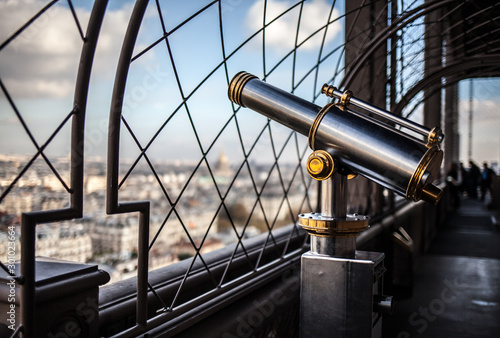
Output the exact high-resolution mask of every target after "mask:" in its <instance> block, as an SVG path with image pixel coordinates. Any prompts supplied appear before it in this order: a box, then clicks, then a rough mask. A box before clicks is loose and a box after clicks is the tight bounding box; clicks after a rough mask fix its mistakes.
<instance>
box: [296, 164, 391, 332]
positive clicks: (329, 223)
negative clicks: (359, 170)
mask: <svg viewBox="0 0 500 338" xmlns="http://www.w3.org/2000/svg"><path fill="white" fill-rule="evenodd" d="M321 183H322V185H323V186H322V196H321V198H322V204H321V205H322V206H321V209H322V212H321V213H309V214H300V215H299V224H300V225H301V226H302V227H303V228H304V229H306V230H307V231H308V232H309V234H310V235H311V251H310V252H308V253H305V254H304V255H303V256H302V266H301V289H300V337H302V338H309V337H315V338H320V337H341V338H342V337H381V336H382V313H390V312H392V297H386V296H383V293H382V291H383V275H384V272H385V270H386V269H385V267H384V254H383V253H378V252H365V251H356V236H357V235H358V234H359V233H360V232H362V231H363V230H365V229H366V228H367V227H368V217H366V216H360V215H356V214H355V215H347V214H346V205H345V201H346V193H347V189H346V185H347V179H346V177H345V176H343V175H339V174H333V176H332V177H330V178H328V179H326V180H324V181H322V182H321Z"/></svg>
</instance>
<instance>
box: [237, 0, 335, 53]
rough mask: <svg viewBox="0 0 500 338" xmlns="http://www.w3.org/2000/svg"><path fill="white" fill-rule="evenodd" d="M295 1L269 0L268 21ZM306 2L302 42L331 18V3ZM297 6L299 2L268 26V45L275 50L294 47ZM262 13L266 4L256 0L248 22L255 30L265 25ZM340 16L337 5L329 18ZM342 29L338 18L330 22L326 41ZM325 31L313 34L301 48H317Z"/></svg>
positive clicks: (249, 12) (302, 18)
mask: <svg viewBox="0 0 500 338" xmlns="http://www.w3.org/2000/svg"><path fill="white" fill-rule="evenodd" d="M293 4H294V3H293V2H292V1H279V0H269V1H267V7H266V23H269V22H270V21H272V20H273V19H274V18H276V17H277V16H279V15H280V14H282V13H283V12H285V11H286V10H287V9H288V8H290V7H291V6H293ZM303 6H304V7H303V10H302V15H301V20H300V30H299V39H298V43H301V42H302V41H303V40H304V39H306V38H307V37H309V36H310V35H312V34H313V33H314V32H316V31H317V30H318V29H320V28H321V27H322V26H324V25H325V24H326V23H327V22H328V19H329V18H328V15H329V13H330V7H331V5H330V4H328V3H327V2H326V1H325V0H312V1H307V2H304V5H303ZM298 9H299V6H297V7H296V9H294V10H292V11H291V12H289V13H287V14H285V15H284V16H282V17H281V18H279V19H278V20H277V21H275V22H273V23H272V24H271V25H269V26H268V27H267V28H266V31H265V38H266V46H269V47H272V48H274V49H276V50H281V49H286V50H290V49H293V48H294V44H295V34H296V31H297V21H298V13H299V12H298ZM263 13H264V10H263V4H262V2H260V1H257V2H255V3H254V4H253V5H252V7H251V8H250V10H249V11H248V14H247V17H246V21H245V23H246V26H247V27H248V28H249V29H250V30H251V32H252V33H253V32H255V31H257V30H259V29H260V28H262V16H263ZM338 16H339V12H338V10H337V9H334V10H333V12H332V17H331V18H330V20H332V19H334V18H337V17H338ZM341 29H342V25H341V23H340V22H339V21H336V22H334V23H333V24H331V25H329V26H328V34H327V36H326V39H325V44H326V43H328V42H329V41H331V40H333V39H334V38H335V37H336V35H337V34H338V33H339V32H340V31H341ZM322 32H323V31H322ZM322 32H320V33H319V34H316V36H315V37H314V38H312V39H311V40H310V41H308V42H307V43H305V44H304V45H303V46H301V48H304V49H309V50H311V49H316V48H318V47H319V46H320V45H321V41H322V37H323V33H322Z"/></svg>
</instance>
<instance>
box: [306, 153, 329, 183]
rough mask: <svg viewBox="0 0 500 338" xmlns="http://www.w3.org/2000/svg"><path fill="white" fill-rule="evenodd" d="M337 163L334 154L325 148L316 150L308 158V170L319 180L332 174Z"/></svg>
mask: <svg viewBox="0 0 500 338" xmlns="http://www.w3.org/2000/svg"><path fill="white" fill-rule="evenodd" d="M334 169H335V164H334V162H333V158H332V155H330V154H329V153H328V152H327V151H324V150H316V151H315V152H313V153H312V154H311V155H309V157H308V158H307V172H308V173H309V175H310V176H311V177H312V178H314V179H315V180H317V181H323V180H326V179H327V178H329V177H330V176H332V174H333V170H334Z"/></svg>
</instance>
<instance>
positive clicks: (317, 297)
mask: <svg viewBox="0 0 500 338" xmlns="http://www.w3.org/2000/svg"><path fill="white" fill-rule="evenodd" d="M383 259H384V254H383V253H374V252H364V251H358V252H356V259H349V258H336V257H329V256H322V255H317V254H313V253H306V254H304V255H302V269H301V289H300V292H301V298H300V317H301V322H300V337H376V336H378V334H380V330H381V325H380V323H381V320H382V316H381V314H380V313H377V312H374V311H373V309H374V296H381V295H382V279H383V272H384V271H385V268H384V266H383Z"/></svg>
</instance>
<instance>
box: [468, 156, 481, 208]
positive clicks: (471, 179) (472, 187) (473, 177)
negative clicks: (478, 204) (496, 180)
mask: <svg viewBox="0 0 500 338" xmlns="http://www.w3.org/2000/svg"><path fill="white" fill-rule="evenodd" d="M467 177H468V179H467V181H468V184H467V195H468V196H469V198H472V199H477V188H478V186H479V183H480V180H481V169H479V167H478V166H477V165H476V164H475V163H474V162H473V161H472V160H471V161H469V173H468V175H467Z"/></svg>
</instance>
